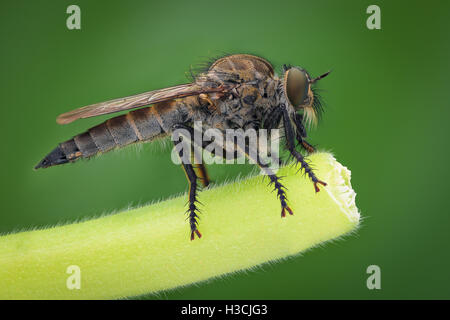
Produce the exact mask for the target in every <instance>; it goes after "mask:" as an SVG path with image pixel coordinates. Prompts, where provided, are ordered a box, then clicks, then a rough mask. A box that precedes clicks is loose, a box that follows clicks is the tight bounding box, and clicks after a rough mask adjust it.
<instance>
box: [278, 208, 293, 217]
mask: <svg viewBox="0 0 450 320" xmlns="http://www.w3.org/2000/svg"><path fill="white" fill-rule="evenodd" d="M286 210H287V211H288V213H289V215H291V216H292V215H294V212H293V211H292V209H291V208H289V207H288V206H286V207H283V208H282V209H281V217H282V218H285V217H286Z"/></svg>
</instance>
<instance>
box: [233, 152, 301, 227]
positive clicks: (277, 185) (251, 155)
mask: <svg viewBox="0 0 450 320" xmlns="http://www.w3.org/2000/svg"><path fill="white" fill-rule="evenodd" d="M235 146H236V147H237V148H239V149H241V150H240V151H241V152H244V153H245V156H246V157H247V158H248V159H250V160H252V161H254V162H255V163H256V164H257V165H258V166H259V167H260V168H261V169H262V170H263V171H264V173H265V174H266V175H267V176H268V177H269V179H270V184H272V185H273V186H274V191H275V190H276V191H277V197H278V199H280V203H281V217H282V218H284V217H286V211H287V212H288V213H289V214H290V215H293V214H294V212H293V211H292V209H291V208H290V207H289V206H288V205H287V197H286V187H285V186H284V185H282V184H281V182H280V180H281V178H280V177H278V176H277V175H276V174H275V173H274V172H273V171H272V170H271V169H270V167H269V166H268V165H267V164H266V163H264V162H263V161H262V160H261V159H260V158H261V157H260V156H259V154H258V153H257V149H254V148H252V147H251V146H249V145H247V146H246V150H242V148H240V147H239V146H238V145H237V144H236V145H235ZM255 155H256V156H255Z"/></svg>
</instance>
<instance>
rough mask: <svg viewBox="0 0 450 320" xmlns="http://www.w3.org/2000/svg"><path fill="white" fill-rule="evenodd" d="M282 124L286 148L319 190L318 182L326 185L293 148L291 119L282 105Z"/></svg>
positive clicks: (293, 138) (293, 137) (293, 136)
mask: <svg viewBox="0 0 450 320" xmlns="http://www.w3.org/2000/svg"><path fill="white" fill-rule="evenodd" d="M283 124H284V131H285V135H286V144H287V148H288V150H289V152H290V153H291V155H292V156H293V157H294V158H295V159H296V160H297V162H299V163H300V165H301V168H300V170H301V169H303V170H305V173H306V174H307V175H308V177H309V178H310V179H311V180H312V182H313V183H314V189H315V190H316V192H319V191H320V189H319V186H318V184H319V183H320V184H321V185H323V186H326V185H327V184H326V183H325V182H323V181H321V180H319V179H318V178H317V177H316V175H315V174H314V172H313V171H312V169H311V167H310V166H309V164H308V163H307V162H306V161H305V159H304V158H303V156H302V155H301V154H300V152H298V151H297V150H295V135H294V129H293V128H292V123H291V120H290V118H289V112H288V110H287V109H286V107H285V106H283Z"/></svg>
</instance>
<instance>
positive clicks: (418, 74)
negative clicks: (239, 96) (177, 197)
mask: <svg viewBox="0 0 450 320" xmlns="http://www.w3.org/2000/svg"><path fill="white" fill-rule="evenodd" d="M70 4H77V5H79V6H80V8H81V26H82V29H81V30H72V31H71V30H68V29H67V28H66V18H67V17H68V15H67V14H66V8H67V7H68V6H69V5H70ZM370 4H377V5H379V6H380V8H381V19H382V22H381V23H382V29H381V30H368V29H367V28H366V19H367V17H368V15H367V14H366V8H367V7H368V6H369V5H370ZM449 12H450V5H449V4H448V2H443V1H427V3H426V4H425V3H421V2H417V1H412V2H411V1H409V2H404V1H373V2H372V1H370V2H369V1H361V0H355V1H348V0H347V1H333V0H329V1H324V0H319V1H299V0H297V1H263V0H259V1H247V0H245V1H233V0H228V1H213V0H209V1H87V0H86V1H85V0H73V1H67V0H60V1H2V3H1V10H0V33H1V38H0V39H1V50H0V57H1V58H0V64H1V68H0V93H1V94H0V101H1V102H0V103H1V126H0V130H1V137H2V139H1V150H2V151H1V157H0V164H1V169H0V170H1V190H0V232H1V233H6V232H13V231H17V230H23V229H29V228H35V227H44V226H48V225H54V224H56V223H61V222H63V223H65V222H72V221H76V220H79V219H83V218H86V217H95V216H98V215H100V214H103V213H107V212H112V211H115V210H120V209H124V208H126V207H128V206H129V205H132V206H134V205H139V204H144V203H147V202H150V201H155V200H157V199H161V198H166V197H169V196H171V195H173V194H177V193H180V192H183V191H185V190H186V189H187V184H186V181H185V176H184V173H183V172H182V170H181V169H180V168H178V167H176V166H175V165H174V164H172V162H171V161H170V150H169V149H164V148H162V147H160V146H159V145H148V144H147V145H142V147H140V148H138V149H139V150H137V149H136V148H128V149H125V150H122V151H118V152H112V153H109V154H105V155H104V156H102V157H98V158H96V159H94V160H90V161H81V162H78V163H75V164H72V165H66V166H61V167H54V168H51V169H47V170H40V171H33V170H32V168H33V166H34V165H35V164H36V163H37V162H38V161H39V160H40V159H41V158H42V157H43V156H44V155H45V154H47V153H48V152H49V151H50V150H52V149H53V148H54V147H55V146H56V145H57V143H59V142H61V141H64V140H66V139H68V138H70V137H72V136H73V135H75V134H77V133H79V132H82V131H84V130H86V129H87V128H89V127H91V126H93V125H95V124H97V123H99V122H101V121H103V120H104V119H106V118H107V117H102V118H95V119H87V120H82V121H77V122H75V123H73V124H70V125H67V126H59V125H57V124H56V123H55V117H56V116H57V115H58V114H60V113H62V112H65V111H68V110H70V109H73V108H76V107H79V106H83V105H86V104H90V103H94V102H99V101H102V100H107V99H111V98H116V97H121V96H126V95H130V94H134V93H139V92H143V91H147V90H150V89H157V88H162V87H165V86H170V85H175V84H179V83H184V82H185V81H186V76H185V72H186V71H188V70H189V67H190V66H191V65H194V66H195V64H198V63H201V62H203V61H205V60H207V59H208V58H210V57H214V56H217V55H220V54H222V53H224V52H230V53H254V54H259V55H262V56H263V57H266V58H267V59H269V60H270V61H271V62H272V63H273V64H274V65H275V67H276V68H277V69H278V70H280V68H281V66H282V64H283V63H290V64H293V65H299V66H302V67H304V68H306V69H307V70H308V71H309V72H310V73H311V74H313V75H318V74H320V73H323V72H325V71H327V70H329V69H332V70H333V73H332V74H331V75H330V76H329V77H328V78H326V79H325V80H323V81H322V82H321V83H320V86H321V88H322V89H323V90H322V96H323V97H324V100H325V102H326V112H325V116H324V119H323V121H322V123H321V124H320V126H319V128H318V129H317V130H315V131H312V132H311V133H310V140H311V141H312V142H313V143H315V144H317V145H318V146H319V148H320V149H323V150H329V151H332V152H333V153H334V154H335V156H336V157H337V159H338V160H339V161H340V162H342V163H343V164H344V165H346V166H348V167H349V168H350V169H351V171H352V184H353V186H354V188H355V190H356V192H357V194H358V195H357V205H358V207H359V209H360V211H361V213H362V217H363V218H364V220H363V223H362V226H361V228H360V230H359V231H358V232H357V234H356V235H353V236H350V237H347V238H346V239H345V240H342V241H338V242H334V243H329V244H327V245H326V246H325V247H323V248H316V249H313V250H310V251H308V252H307V253H305V254H304V255H302V256H299V257H296V258H293V259H289V260H287V261H284V262H281V263H276V264H272V265H269V266H267V265H266V266H264V267H263V268H262V269H259V270H258V271H252V272H247V273H238V274H234V275H230V276H227V277H225V278H222V279H216V280H212V281H209V282H206V283H201V284H198V285H195V286H190V287H186V288H181V289H176V290H172V291H169V292H164V293H161V294H159V295H157V296H151V295H149V296H146V297H143V298H150V299H185V298H186V299H222V298H226V299H241V298H245V299H317V298H322V299H395V298H401V299H408V298H413V299H419V298H421V299H431V298H433V299H443V298H447V299H448V298H450V277H449V270H450V250H449V242H450V232H449V226H450V214H449V209H448V208H449V207H448V203H449V201H448V199H449V196H448V181H449V169H448V156H449V150H448V145H449V144H448V138H449V133H450V132H449V126H448V121H449V115H450V108H449V107H450V106H449V101H450V93H449V92H450V89H449V88H450V86H449V84H450V81H449V71H450V59H449V53H450V41H449V36H448V31H449V30H450V28H449V27H450V24H449V18H450V14H449ZM250 170H251V168H250V167H249V166H246V165H240V166H237V165H234V166H220V165H216V166H212V167H210V172H211V175H212V176H213V179H214V180H215V181H216V182H223V181H225V180H227V179H232V178H234V177H236V176H237V175H238V174H239V173H244V174H245V173H248V172H250ZM371 264H376V265H379V266H380V267H381V272H382V278H381V279H382V289H381V290H373V291H370V290H368V289H367V287H366V279H367V277H368V275H367V274H366V268H367V266H369V265H371ZM0 267H1V266H0ZM0 285H1V284H0Z"/></svg>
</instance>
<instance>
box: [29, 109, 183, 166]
mask: <svg viewBox="0 0 450 320" xmlns="http://www.w3.org/2000/svg"><path fill="white" fill-rule="evenodd" d="M185 110H186V107H185V105H184V104H181V105H180V104H178V105H177V103H176V102H175V101H170V102H164V103H160V104H156V105H154V106H153V107H147V108H142V109H137V110H134V111H131V112H129V113H127V114H125V115H121V116H118V117H115V118H112V119H109V120H107V121H105V122H104V123H102V124H99V125H98V126H95V127H93V128H91V129H89V130H88V131H86V132H84V133H81V134H79V135H77V136H75V137H74V138H73V139H70V140H68V141H66V142H63V143H60V144H59V145H58V147H56V148H55V149H54V150H53V151H52V152H51V153H49V154H48V155H47V156H46V157H45V158H44V159H43V160H42V161H41V162H40V163H39V164H38V165H37V166H36V167H35V169H39V168H47V167H50V166H54V165H59V164H64V163H67V162H73V161H75V160H77V159H79V158H89V157H92V156H94V155H96V154H98V153H103V152H108V151H110V150H112V149H114V148H118V147H124V146H127V145H129V144H132V143H136V142H140V141H150V140H153V139H155V138H157V137H159V136H161V135H165V134H167V133H168V132H170V130H171V128H172V126H173V125H174V124H176V123H183V122H185V121H186V118H187V112H186V111H185Z"/></svg>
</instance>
